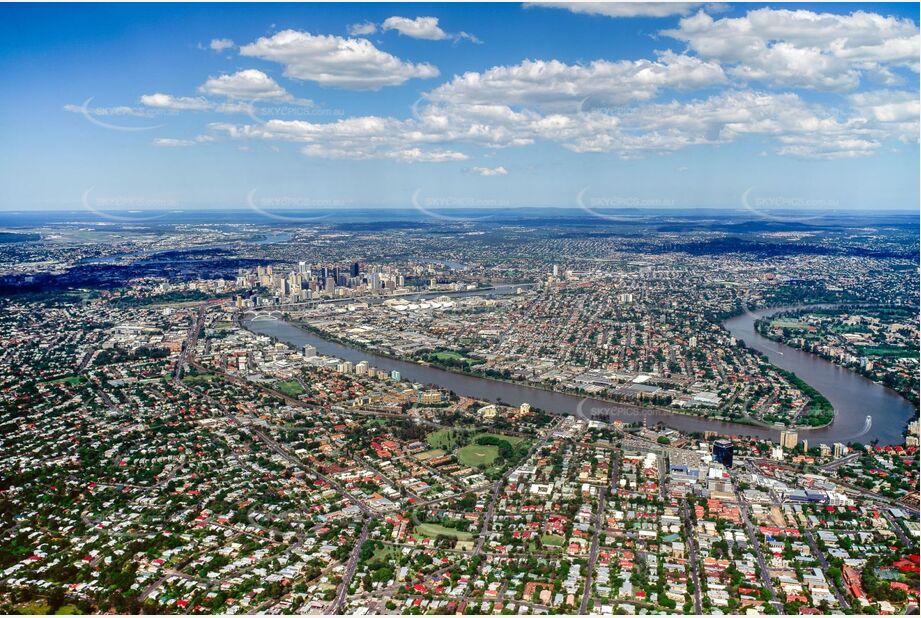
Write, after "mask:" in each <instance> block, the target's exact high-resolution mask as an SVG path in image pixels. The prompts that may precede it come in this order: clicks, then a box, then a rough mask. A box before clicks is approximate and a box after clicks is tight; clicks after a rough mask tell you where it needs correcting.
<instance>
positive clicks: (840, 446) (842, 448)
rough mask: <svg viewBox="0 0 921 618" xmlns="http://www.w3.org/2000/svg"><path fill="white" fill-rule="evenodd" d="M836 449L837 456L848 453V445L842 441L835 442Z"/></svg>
mask: <svg viewBox="0 0 921 618" xmlns="http://www.w3.org/2000/svg"><path fill="white" fill-rule="evenodd" d="M834 449H835V457H836V458H838V457H844V456H845V455H847V446H846V445H844V444H842V443H840V442H835V445H834Z"/></svg>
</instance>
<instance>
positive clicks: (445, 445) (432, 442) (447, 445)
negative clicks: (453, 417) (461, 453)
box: [425, 429, 457, 451]
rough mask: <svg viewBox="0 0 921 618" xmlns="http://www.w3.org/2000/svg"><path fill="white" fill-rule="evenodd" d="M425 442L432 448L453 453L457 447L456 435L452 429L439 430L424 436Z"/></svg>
mask: <svg viewBox="0 0 921 618" xmlns="http://www.w3.org/2000/svg"><path fill="white" fill-rule="evenodd" d="M425 441H426V442H428V445H429V446H431V447H432V448H440V449H442V450H444V451H453V450H454V447H455V446H457V433H456V432H455V431H454V430H453V429H439V430H438V431H433V432H432V433H430V434H429V435H427V436H425Z"/></svg>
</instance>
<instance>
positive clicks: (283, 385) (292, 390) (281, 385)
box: [275, 380, 304, 397]
mask: <svg viewBox="0 0 921 618" xmlns="http://www.w3.org/2000/svg"><path fill="white" fill-rule="evenodd" d="M275 389H276V390H278V391H279V392H280V393H284V394H285V395H287V396H288V397H297V396H298V395H301V394H303V392H304V387H303V386H301V385H300V383H298V382H297V381H296V380H287V381H285V382H278V383H277V384H276V385H275Z"/></svg>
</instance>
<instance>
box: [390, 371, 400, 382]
mask: <svg viewBox="0 0 921 618" xmlns="http://www.w3.org/2000/svg"><path fill="white" fill-rule="evenodd" d="M390 379H391V380H393V381H395V382H399V381H400V379H401V376H400V372H399V371H397V370H396V369H394V370H393V371H391V372H390Z"/></svg>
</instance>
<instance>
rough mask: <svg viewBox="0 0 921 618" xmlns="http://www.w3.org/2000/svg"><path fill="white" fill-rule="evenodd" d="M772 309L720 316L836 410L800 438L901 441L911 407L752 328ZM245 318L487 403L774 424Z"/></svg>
mask: <svg viewBox="0 0 921 618" xmlns="http://www.w3.org/2000/svg"><path fill="white" fill-rule="evenodd" d="M777 311H780V309H769V310H764V311H761V312H753V313H749V314H742V315H740V316H737V317H735V318H732V319H730V320H727V321H726V322H725V323H724V325H725V326H726V328H727V329H728V330H729V331H730V332H731V333H732V334H733V335H734V336H735V337H736V338H737V339H740V340H743V341H745V343H746V345H748V346H749V347H751V348H753V349H756V350H759V351H762V352H764V353H765V354H767V355H768V358H769V359H770V360H771V362H772V363H774V364H776V365H777V366H778V367H781V368H783V369H787V370H789V371H793V372H795V373H796V374H797V375H798V376H799V377H800V378H802V379H803V380H805V381H806V382H807V383H808V384H810V385H812V386H814V387H815V388H816V389H817V390H819V391H820V392H821V393H822V394H823V395H825V396H826V397H827V398H828V400H829V401H830V402H831V403H832V405H833V406H834V408H835V411H836V416H835V420H834V422H833V423H832V424H831V425H829V426H828V427H824V428H822V429H814V430H809V431H805V430H803V431H800V436H801V437H802V438H807V439H808V440H809V443H810V445H815V444H818V443H820V442H824V443H826V444H832V443H834V442H848V441H852V440H855V441H861V442H870V441H871V440H873V439H877V440H879V442H880V444H901V443H902V442H903V439H902V430H903V429H904V427H905V424H906V423H907V422H908V421H909V420H910V419H911V418H912V417H913V416H914V408H913V407H912V405H911V404H910V403H909V402H908V401H906V400H905V399H904V398H902V397H901V396H899V395H898V394H896V393H895V392H894V391H891V390H889V389H887V388H884V387H883V386H881V385H879V384H876V383H874V382H872V381H870V380H868V379H866V378H864V377H863V376H859V375H857V374H855V373H853V372H851V371H848V370H846V369H843V368H841V367H838V366H837V365H834V364H832V363H829V362H827V361H825V360H822V359H820V358H818V357H816V356H813V355H811V354H807V353H805V352H802V351H799V350H795V349H793V348H789V347H788V346H784V345H782V344H777V343H775V342H773V341H771V340H769V339H766V338H764V337H762V336H760V335H758V334H757V333H756V332H755V330H754V322H755V320H756V319H757V318H758V317H760V316H761V315H766V314H770V313H774V312H777ZM244 324H245V326H246V328H248V329H249V330H251V331H253V332H255V333H259V334H262V335H268V336H270V337H275V338H277V339H278V340H279V341H283V342H285V343H287V344H289V345H292V346H295V347H297V348H301V347H303V346H304V345H306V344H310V345H313V346H315V347H316V349H317V353H318V354H322V355H326V356H334V357H338V358H342V359H345V360H349V361H352V362H353V363H357V362H360V361H367V362H368V364H370V365H371V366H373V367H377V368H378V369H383V370H386V371H394V370H395V371H399V372H400V375H401V376H402V377H403V378H404V379H407V380H411V381H413V382H421V383H423V384H433V385H437V386H439V387H442V388H446V389H449V390H451V391H453V392H455V393H457V394H458V395H466V396H469V397H475V398H477V399H482V400H486V401H492V402H502V403H504V404H507V405H519V404H521V403H524V402H527V403H529V404H531V405H532V406H534V407H537V408H540V409H542V410H546V411H548V412H554V413H557V414H573V415H576V416H581V417H584V418H592V417H596V415H601V416H603V417H605V418H607V419H608V420H621V421H623V422H626V423H631V422H641V421H642V420H643V419H644V418H645V419H647V420H648V423H649V424H650V425H653V424H655V423H659V422H662V423H664V424H665V425H667V426H669V427H672V428H674V429H677V430H680V431H684V432H692V431H698V432H704V431H716V432H718V433H720V434H724V435H738V436H758V437H760V438H766V439H769V440H775V441H776V440H777V438H778V436H779V432H780V430H779V429H771V428H766V427H758V426H752V425H742V424H738V423H727V422H724V421H717V420H712V419H706V418H702V417H698V416H691V415H688V414H679V413H676V412H671V411H668V410H659V409H648V408H639V407H633V406H629V405H623V404H617V403H611V402H608V401H602V400H599V399H593V398H590V397H589V398H582V397H578V396H576V395H570V394H565V393H555V392H551V391H547V390H544V389H540V388H535V387H531V386H524V385H519V384H512V383H509V382H500V381H498V380H490V379H488V378H480V377H475V376H469V375H463V374H459V373H454V372H451V371H445V370H443V369H439V368H437V367H430V366H425V365H419V364H416V363H412V362H408V361H402V360H397V359H393V358H388V357H386V356H381V355H379V354H373V353H370V352H365V351H363V350H358V349H355V348H352V347H349V346H346V345H343V344H341V343H338V342H335V341H329V340H327V339H324V338H322V337H319V336H318V335H316V334H314V333H312V332H309V331H307V330H305V329H303V328H301V327H299V326H296V325H294V324H290V323H288V322H285V321H283V320H256V321H253V320H247V321H246V322H244ZM867 415H872V417H873V421H872V423H871V424H870V425H869V426H867V422H866V417H867Z"/></svg>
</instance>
